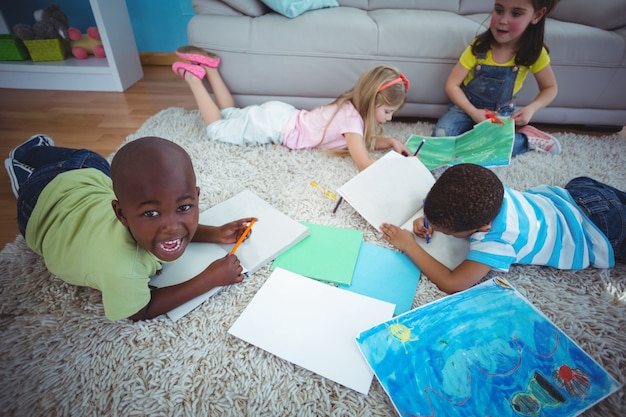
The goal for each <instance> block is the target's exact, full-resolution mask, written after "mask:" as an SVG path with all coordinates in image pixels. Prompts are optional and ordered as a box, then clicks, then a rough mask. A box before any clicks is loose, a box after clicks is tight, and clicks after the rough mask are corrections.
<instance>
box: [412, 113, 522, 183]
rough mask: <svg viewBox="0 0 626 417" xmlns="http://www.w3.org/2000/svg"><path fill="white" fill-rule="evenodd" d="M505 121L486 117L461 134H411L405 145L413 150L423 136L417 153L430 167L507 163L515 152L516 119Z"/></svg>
mask: <svg viewBox="0 0 626 417" xmlns="http://www.w3.org/2000/svg"><path fill="white" fill-rule="evenodd" d="M502 121H503V123H504V124H503V125H502V124H499V123H493V122H492V121H491V120H485V121H483V122H481V123H478V124H477V125H476V126H474V128H473V129H472V130H469V131H467V132H465V133H463V134H461V135H459V136H444V137H434V136H419V135H411V137H410V138H409V139H408V141H407V143H406V146H407V148H409V151H410V152H411V154H413V153H415V151H416V150H417V148H418V146H419V145H420V143H421V142H422V140H424V146H422V148H421V149H420V151H419V153H418V155H419V158H420V159H421V160H422V162H423V163H424V165H425V166H426V168H428V169H429V170H431V171H432V170H433V169H436V168H439V167H441V166H445V165H457V164H462V163H471V164H478V165H482V166H485V167H490V166H502V165H508V164H509V163H510V162H511V153H512V152H513V141H514V139H515V123H514V122H513V120H511V119H502Z"/></svg>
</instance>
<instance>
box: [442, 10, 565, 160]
mask: <svg viewBox="0 0 626 417" xmlns="http://www.w3.org/2000/svg"><path fill="white" fill-rule="evenodd" d="M557 1H558V0H496V1H495V4H494V8H493V12H492V14H491V22H490V25H489V29H488V30H487V31H485V32H483V33H482V34H480V35H478V36H477V37H476V38H475V39H474V41H473V42H472V44H471V45H469V46H468V47H467V48H466V50H465V52H463V54H462V55H461V58H460V59H459V62H457V64H456V65H455V66H454V68H453V69H452V72H451V73H450V75H449V76H448V80H447V82H446V94H447V95H448V97H449V98H450V101H451V102H452V103H451V104H450V106H449V109H448V112H447V113H446V114H444V115H443V116H442V117H441V118H440V119H439V121H438V122H437V124H436V126H435V128H434V129H433V133H432V135H433V136H457V135H460V134H461V133H464V132H466V131H468V130H470V129H472V127H473V126H474V125H475V124H476V123H480V122H482V121H483V120H485V119H487V118H488V117H489V112H495V113H497V114H498V116H500V117H511V118H512V119H513V120H514V121H515V125H516V126H519V127H521V128H520V129H519V130H518V131H517V132H516V134H515V143H514V146H513V156H515V155H519V154H521V153H524V152H527V151H528V150H530V149H535V150H539V151H544V152H549V153H552V154H559V153H560V152H561V145H560V144H559V142H558V141H557V140H556V138H554V137H553V136H551V135H548V134H546V133H544V132H541V131H539V130H538V129H536V128H534V127H532V126H529V125H528V123H529V122H530V119H531V118H532V116H533V115H534V114H535V112H537V111H538V110H539V109H542V108H544V107H546V106H547V105H548V104H550V103H551V102H552V100H554V98H555V97H556V94H557V83H556V78H555V77H554V72H553V71H552V67H551V66H550V56H549V55H548V49H547V48H546V46H545V45H544V39H543V38H544V27H545V20H546V16H547V15H548V14H549V13H550V12H551V11H552V9H554V7H555V6H556V3H557ZM529 72H530V73H532V74H533V75H534V76H535V80H536V81H537V85H538V86H539V94H537V96H536V97H535V98H534V100H533V101H532V102H530V103H529V104H528V105H526V106H524V107H521V108H519V109H517V108H516V107H515V96H516V94H517V92H518V91H519V90H520V89H521V87H522V84H523V83H524V80H525V79H526V76H527V75H528V73H529Z"/></svg>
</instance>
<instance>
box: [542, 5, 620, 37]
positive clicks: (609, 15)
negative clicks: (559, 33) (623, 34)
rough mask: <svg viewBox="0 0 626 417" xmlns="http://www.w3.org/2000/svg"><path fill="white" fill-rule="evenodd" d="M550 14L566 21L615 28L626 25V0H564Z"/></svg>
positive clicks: (608, 28) (602, 27)
mask: <svg viewBox="0 0 626 417" xmlns="http://www.w3.org/2000/svg"><path fill="white" fill-rule="evenodd" d="M550 16H551V17H553V18H555V19H558V20H563V21H566V22H575V23H581V24H583V25H587V26H594V27H597V28H601V29H606V30H613V29H617V28H620V27H622V26H626V1H624V0H601V1H598V2H596V1H589V0H567V1H564V0H562V1H560V2H559V3H558V4H557V6H556V9H554V12H552V14H551V15H550Z"/></svg>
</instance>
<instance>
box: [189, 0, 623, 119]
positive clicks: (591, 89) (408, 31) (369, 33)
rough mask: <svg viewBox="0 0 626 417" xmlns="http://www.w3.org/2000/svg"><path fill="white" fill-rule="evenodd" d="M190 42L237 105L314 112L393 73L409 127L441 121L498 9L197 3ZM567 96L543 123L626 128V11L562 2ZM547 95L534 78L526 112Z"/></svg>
mask: <svg viewBox="0 0 626 417" xmlns="http://www.w3.org/2000/svg"><path fill="white" fill-rule="evenodd" d="M193 6H194V10H195V13H196V15H195V16H194V17H192V19H191V20H190V22H189V25H188V36H189V42H190V43H191V44H193V45H196V46H199V47H202V48H204V49H206V50H211V51H214V52H216V53H218V54H219V55H221V56H222V59H223V61H222V66H221V69H222V73H223V76H224V79H225V80H226V82H227V84H228V85H229V87H230V88H231V89H232V91H233V93H234V95H235V99H236V101H237V104H238V105H247V104H251V103H259V102H263V101H267V100H270V99H277V100H283V101H286V102H289V103H292V104H293V105H295V106H296V107H302V108H311V107H314V106H316V105H319V104H323V103H326V102H329V101H331V100H332V99H334V98H335V97H336V96H337V95H338V94H339V93H341V92H343V91H345V90H347V89H349V88H350V87H351V86H352V85H353V83H354V82H355V81H356V78H357V77H358V75H359V74H360V73H361V72H363V71H364V70H365V69H367V68H369V67H371V66H374V65H377V64H381V63H391V64H394V65H396V66H397V67H399V68H400V69H401V70H402V71H403V72H404V73H405V74H406V75H407V77H408V78H409V79H410V80H411V90H410V91H409V95H408V102H407V104H406V106H405V107H404V108H403V109H402V111H401V112H400V113H399V115H400V116H410V117H429V118H437V117H439V116H440V115H441V114H443V113H444V112H445V110H446V106H447V103H448V99H447V97H446V94H445V92H444V83H445V81H446V78H447V76H448V73H449V72H450V70H451V68H452V66H453V65H454V63H455V62H456V61H457V59H458V57H459V56H460V54H461V52H462V51H463V49H464V48H465V47H466V46H467V45H468V44H469V42H470V41H471V40H472V38H473V37H474V36H475V35H476V34H478V33H480V32H482V31H483V30H484V28H485V27H484V26H482V25H484V24H488V16H489V13H490V11H491V9H492V7H493V0H436V1H435V0H405V1H401V0H369V1H368V0H339V7H332V8H325V9H319V10H312V11H308V12H305V13H304V14H302V15H300V16H298V17H296V18H293V19H290V18H287V17H284V16H282V15H279V14H278V13H275V12H272V11H271V10H270V9H268V8H267V7H266V6H265V5H264V4H263V3H261V2H260V1H259V0H221V1H220V0H193ZM546 42H547V44H548V46H549V48H550V50H551V58H552V66H553V68H554V72H555V74H556V77H557V81H558V83H559V94H558V97H557V98H556V99H555V100H554V102H553V103H552V104H551V105H550V106H549V107H548V108H546V109H543V110H541V111H539V112H538V113H537V114H536V115H535V117H534V119H533V121H535V122H546V123H557V124H584V125H611V126H624V125H626V1H625V0H599V1H598V2H593V1H590V0H562V1H561V2H560V3H559V5H558V6H557V8H556V10H555V11H554V12H553V13H552V15H551V17H550V18H549V19H548V21H547V23H546ZM536 93H537V87H536V83H535V81H534V79H532V77H530V78H529V79H528V80H527V81H526V83H525V85H524V88H523V89H522V91H521V92H520V95H519V96H518V101H517V104H518V105H524V104H525V103H527V102H528V101H529V100H530V99H532V97H534V95H535V94H536Z"/></svg>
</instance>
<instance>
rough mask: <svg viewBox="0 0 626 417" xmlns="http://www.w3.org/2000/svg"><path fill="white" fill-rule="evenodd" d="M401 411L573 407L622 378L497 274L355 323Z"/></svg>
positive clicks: (498, 412)
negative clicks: (380, 318) (383, 318)
mask: <svg viewBox="0 0 626 417" xmlns="http://www.w3.org/2000/svg"><path fill="white" fill-rule="evenodd" d="M357 344H358V346H359V349H360V350H361V352H362V354H363V356H364V357H365V359H366V360H367V362H368V363H369V365H370V367H371V368H372V370H373V371H374V373H375V374H376V377H377V378H378V380H379V381H380V383H381V384H382V386H383V388H384V389H385V391H386V392H387V394H388V395H389V397H390V398H391V400H392V402H393V404H394V406H395V407H396V410H397V412H398V414H399V415H401V416H412V417H413V416H445V417H450V416H468V415H472V416H474V415H475V416H538V415H539V416H558V417H562V416H574V415H578V414H580V413H581V412H583V411H584V410H586V409H587V408H589V407H591V406H592V405H593V404H595V403H597V402H598V401H600V400H602V399H603V398H605V397H606V396H608V395H610V394H611V393H613V392H615V391H616V390H617V389H618V388H619V387H620V384H619V383H618V382H617V381H616V380H615V379H613V378H612V377H611V376H610V375H609V374H608V373H607V372H606V371H605V370H604V369H603V368H602V367H601V366H600V365H599V364H598V363H597V362H595V361H594V360H593V359H592V358H591V357H590V356H589V355H587V354H586V353H585V352H584V351H583V350H582V349H581V348H580V347H579V346H578V345H577V344H576V343H574V342H573V341H572V340H571V339H570V338H569V337H567V336H566V335H565V334H564V333H563V332H562V331H561V330H559V329H558V328H557V327H556V326H555V325H554V324H552V322H550V321H549V320H548V319H547V318H546V317H545V316H544V315H543V314H542V313H540V312H539V310H537V309H536V308H535V307H533V306H532V305H531V304H530V303H529V302H528V301H527V300H526V299H525V298H524V297H523V296H522V295H521V294H520V293H519V292H518V291H517V290H515V289H514V288H512V287H511V286H510V285H509V283H508V282H507V281H506V280H504V279H502V278H495V279H492V280H489V281H486V282H484V283H482V284H479V285H477V286H475V287H473V288H470V289H469V290H466V291H463V292H460V293H457V294H454V295H450V296H447V297H444V298H442V299H440V300H437V301H435V302H433V303H430V304H427V305H424V306H422V307H418V308H416V309H414V310H411V311H409V312H407V313H405V314H402V315H400V316H397V317H395V318H394V319H392V320H389V321H387V322H384V323H381V324H379V325H377V326H374V327H372V328H370V329H368V330H365V331H363V332H361V334H360V335H359V336H358V337H357Z"/></svg>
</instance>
